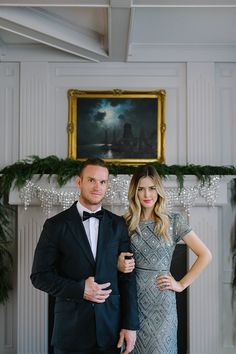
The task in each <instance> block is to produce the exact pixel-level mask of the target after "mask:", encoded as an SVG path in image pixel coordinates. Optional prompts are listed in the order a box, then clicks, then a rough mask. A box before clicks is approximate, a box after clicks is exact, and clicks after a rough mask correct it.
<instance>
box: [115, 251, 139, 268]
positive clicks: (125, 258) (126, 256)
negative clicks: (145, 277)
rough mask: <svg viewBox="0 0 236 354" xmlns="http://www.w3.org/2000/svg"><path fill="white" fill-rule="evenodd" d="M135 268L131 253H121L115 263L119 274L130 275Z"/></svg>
mask: <svg viewBox="0 0 236 354" xmlns="http://www.w3.org/2000/svg"><path fill="white" fill-rule="evenodd" d="M134 267H135V260H134V257H133V253H130V252H121V253H120V255H119V258H118V262H117V268H118V270H119V272H121V273H131V272H132V271H133V270H134Z"/></svg>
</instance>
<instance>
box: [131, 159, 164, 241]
mask: <svg viewBox="0 0 236 354" xmlns="http://www.w3.org/2000/svg"><path fill="white" fill-rule="evenodd" d="M145 177H150V178H151V179H152V180H153V182H154V185H155V187H156V191H157V202H156V204H155V206H154V210H153V217H154V220H155V221H156V226H155V229H154V230H155V233H156V235H158V236H160V237H162V238H163V239H165V240H166V241H169V236H168V229H169V225H170V221H169V215H168V212H167V209H166V196H165V191H164V188H163V185H162V181H161V178H160V176H159V174H158V173H157V171H156V169H155V168H154V167H153V166H151V165H142V166H139V167H137V169H136V171H135V173H134V174H133V177H132V179H131V181H130V185H129V191H128V200H129V208H128V210H127V212H126V213H125V215H124V218H125V220H126V223H127V225H128V229H129V234H130V236H132V234H133V233H134V232H135V231H136V230H137V227H138V224H139V222H140V219H141V216H142V207H141V204H140V201H139V198H138V187H139V183H140V180H141V179H142V178H145Z"/></svg>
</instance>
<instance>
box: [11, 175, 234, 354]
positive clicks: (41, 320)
mask: <svg viewBox="0 0 236 354" xmlns="http://www.w3.org/2000/svg"><path fill="white" fill-rule="evenodd" d="M117 178H121V179H123V185H121V186H122V188H121V190H120V191H119V190H117V193H118V194H117V195H116V196H113V197H112V198H113V201H114V205H111V203H110V200H111V198H110V200H109V198H108V200H105V203H104V204H105V205H106V206H107V208H110V209H111V210H113V211H114V212H117V213H122V212H123V211H124V208H125V207H126V206H127V203H124V195H126V193H127V188H128V183H129V180H130V176H126V175H118V176H117V177H115V176H111V180H112V181H111V185H112V183H113V184H114V183H116V181H115V179H117ZM232 178H234V176H224V177H222V178H221V180H220V183H219V186H218V188H217V197H216V200H215V203H214V208H212V207H209V205H208V202H207V200H206V198H203V197H202V196H200V195H198V196H197V198H196V199H195V202H194V205H193V206H192V207H191V212H190V215H189V222H190V224H191V226H192V227H193V229H194V230H195V231H196V232H197V233H198V234H199V235H200V237H201V239H203V241H204V242H205V243H206V244H207V245H208V247H209V248H210V250H211V251H212V253H213V262H212V264H211V265H210V266H209V267H208V268H207V270H206V271H205V272H204V273H203V274H202V275H201V276H200V278H199V279H197V281H196V282H194V284H192V286H191V287H190V289H189V314H188V319H189V321H188V323H189V331H188V332H189V353H191V354H209V353H214V354H221V351H220V348H221V343H220V338H221V322H220V312H219V311H220V310H219V303H220V291H219V289H220V285H221V284H220V280H219V276H218V274H219V265H220V264H221V262H220V252H219V248H220V243H219V242H220V239H221V236H222V235H221V227H220V222H221V214H220V209H221V207H222V206H224V205H226V204H228V203H229V197H228V190H229V188H228V186H229V182H230V180H231V179H232ZM31 182H32V183H33V184H34V186H36V187H37V188H38V187H39V188H42V189H47V190H50V191H52V190H56V193H59V192H65V193H71V192H72V193H74V192H75V191H77V189H76V187H75V181H74V179H72V180H71V181H69V182H68V183H67V184H66V185H65V186H63V187H62V188H59V187H58V186H57V183H56V180H55V176H53V177H52V178H51V180H50V181H48V178H47V176H43V177H42V178H41V179H38V178H37V176H35V177H34V178H33V179H32V181H31ZM163 183H164V187H165V189H166V191H167V193H168V190H171V189H172V188H174V189H178V188H179V186H178V182H177V179H176V177H175V176H170V177H168V178H167V179H166V180H164V181H163ZM196 186H199V182H198V180H197V178H196V177H195V176H186V177H185V182H184V187H185V188H194V187H196ZM118 189H119V188H118ZM122 193H123V194H122ZM114 198H115V199H114ZM119 198H120V199H119ZM107 201H108V202H107ZM120 201H123V203H121V202H120ZM9 203H10V204H13V205H17V206H18V221H17V222H18V265H17V322H18V323H17V354H47V346H48V298H47V295H46V294H44V293H43V292H41V291H38V290H36V289H34V288H33V287H32V285H31V282H30V278H29V277H30V273H31V266H32V260H33V254H34V249H35V247H36V244H37V242H38V239H39V236H40V233H41V230H42V226H43V223H44V221H45V219H46V215H45V214H44V213H43V212H42V208H41V202H40V200H39V199H38V198H34V199H32V200H31V201H30V202H29V205H28V207H27V210H25V205H24V201H23V200H22V198H21V197H20V191H19V190H17V189H12V190H11V192H10V195H9ZM58 204H60V203H55V204H52V205H51V214H55V213H57V212H59V211H61V210H62V207H61V206H60V205H58ZM179 206H181V205H179ZM177 207H178V206H177ZM189 260H190V263H192V261H193V260H194V257H193V256H192V255H191V254H190V257H189ZM209 284H210V286H209Z"/></svg>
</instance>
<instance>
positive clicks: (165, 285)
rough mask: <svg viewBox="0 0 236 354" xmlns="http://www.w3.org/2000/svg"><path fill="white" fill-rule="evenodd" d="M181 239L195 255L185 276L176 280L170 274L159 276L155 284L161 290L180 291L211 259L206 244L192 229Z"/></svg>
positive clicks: (190, 282)
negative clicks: (194, 259)
mask: <svg viewBox="0 0 236 354" xmlns="http://www.w3.org/2000/svg"><path fill="white" fill-rule="evenodd" d="M183 241H184V242H185V243H186V245H187V246H188V247H189V248H190V249H191V250H192V251H193V252H194V253H195V255H196V256H197V259H196V261H195V262H194V263H193V265H192V266H191V268H190V269H189V271H188V272H187V273H186V274H185V276H184V277H183V278H182V279H180V280H179V281H176V280H175V279H174V278H173V277H172V276H171V275H165V276H161V277H159V278H158V279H157V282H156V284H157V286H158V287H159V288H160V289H161V290H174V291H176V292H181V291H183V290H184V289H186V288H187V287H188V286H189V285H190V284H192V282H193V281H194V280H195V279H196V278H197V277H198V276H199V275H200V273H201V272H202V271H203V270H204V269H205V268H206V266H207V265H208V264H209V263H210V262H211V260H212V254H211V252H210V250H209V249H208V248H207V246H206V245H205V244H204V243H203V242H202V241H201V240H200V238H199V237H198V236H197V235H196V233H195V232H194V231H190V232H189V233H188V234H187V235H185V236H184V237H183Z"/></svg>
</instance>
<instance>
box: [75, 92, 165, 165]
mask: <svg viewBox="0 0 236 354" xmlns="http://www.w3.org/2000/svg"><path fill="white" fill-rule="evenodd" d="M165 98H166V93H165V91H164V90H159V91H123V90H118V89H116V90H111V91H80V90H76V89H71V90H69V91H68V104H69V110H68V112H69V114H68V156H69V158H73V159H78V160H81V161H83V160H85V159H87V158H91V157H100V158H102V159H104V160H105V161H106V162H108V163H118V164H127V165H132V164H134V165H138V164H142V163H148V162H155V161H159V162H164V161H165V130H166V125H165Z"/></svg>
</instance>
